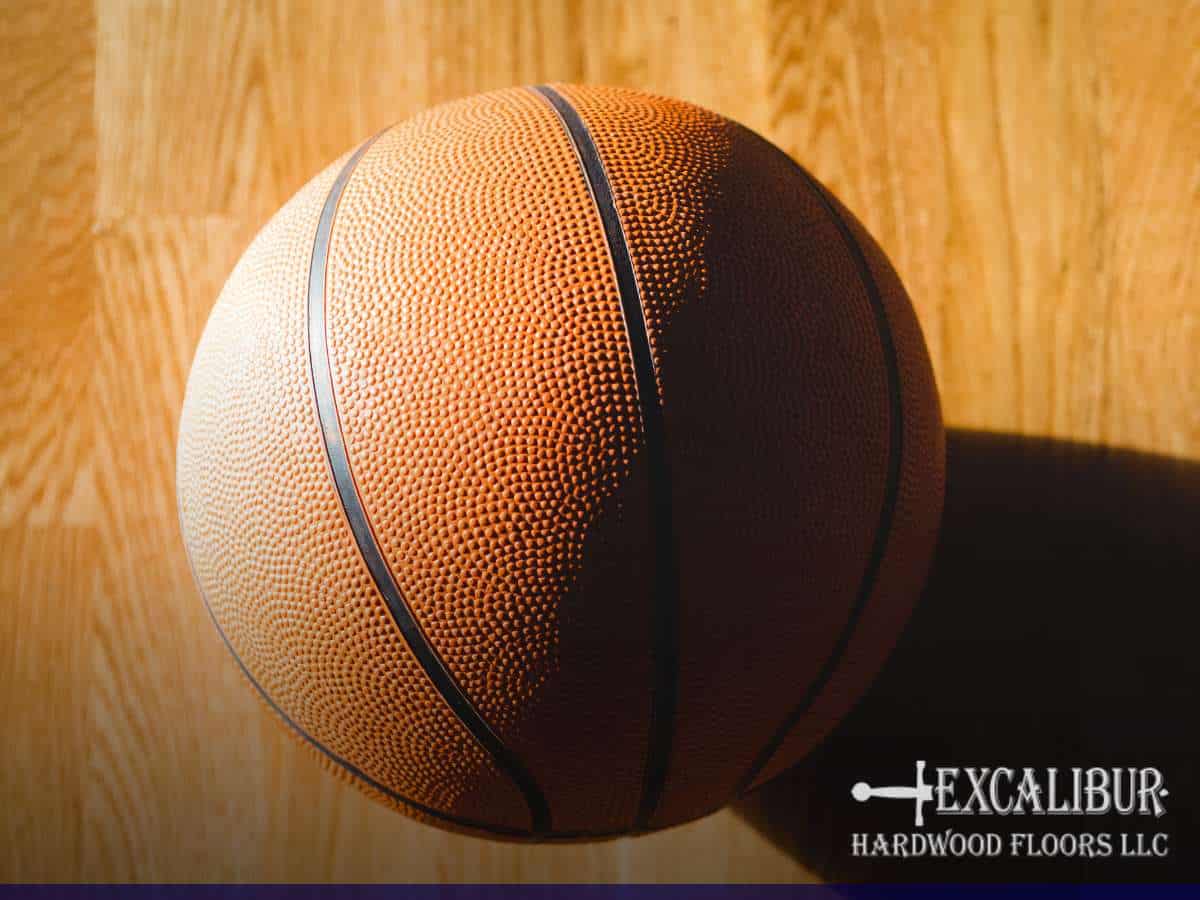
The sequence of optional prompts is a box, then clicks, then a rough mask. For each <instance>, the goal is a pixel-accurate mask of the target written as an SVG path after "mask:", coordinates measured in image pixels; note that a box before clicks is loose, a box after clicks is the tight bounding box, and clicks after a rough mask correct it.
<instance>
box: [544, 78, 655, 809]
mask: <svg viewBox="0 0 1200 900" xmlns="http://www.w3.org/2000/svg"><path fill="white" fill-rule="evenodd" d="M533 90H534V91H536V92H537V93H539V94H541V95H542V96H543V97H544V98H545V99H546V101H547V102H548V103H549V104H550V106H551V107H552V108H553V110H554V112H555V113H556V114H557V116H558V119H559V121H560V122H561V123H562V126H563V128H564V129H565V130H566V132H567V137H568V138H569V139H570V141H571V145H572V146H573V147H574V149H575V154H576V156H577V158H578V159H579V165H580V168H581V169H582V170H583V175H584V179H585V180H586V182H587V185H588V190H589V191H590V192H591V195H592V201H593V202H594V203H595V205H596V210H597V211H598V212H599V214H600V221H601V224H602V225H603V228H604V237H605V240H606V242H607V244H608V253H609V258H610V260H611V262H612V267H613V274H614V275H615V276H616V281H617V292H618V294H619V295H620V299H621V314H622V316H623V317H624V319H625V332H626V335H627V338H628V341H629V355H630V358H631V359H632V361H633V372H634V380H635V383H636V386H637V394H638V402H639V404H640V406H641V416H642V434H643V435H644V437H645V441H646V463H647V467H648V469H649V481H650V519H651V524H652V528H653V533H654V547H655V569H654V571H655V575H654V581H655V583H654V589H655V590H654V595H655V596H654V610H653V612H652V614H651V615H652V625H651V633H652V635H653V651H652V652H653V669H654V684H653V689H652V696H651V701H650V727H649V734H648V738H647V749H646V762H645V768H644V770H643V776H642V795H641V799H640V800H639V803H638V811H637V817H636V818H635V820H634V827H635V828H647V827H649V822H650V818H651V816H653V814H654V811H655V809H656V808H657V807H658V802H659V799H660V798H661V796H662V792H663V788H664V787H665V785H666V780H667V766H668V763H669V761H670V756H671V744H672V741H673V737H674V735H673V732H674V726H675V706H676V700H677V692H678V685H677V681H678V677H679V638H678V633H677V621H676V620H677V617H678V607H679V573H678V564H677V560H676V549H675V527H674V523H673V520H672V502H671V477H670V470H669V469H668V466H667V455H666V443H665V439H664V427H663V411H662V402H661V399H660V398H659V393H658V379H657V377H656V372H655V367H654V354H653V351H652V350H651V347H650V332H649V328H648V326H647V324H646V311H645V308H644V307H643V305H642V297H641V291H640V290H639V288H638V282H637V275H636V273H635V272H634V268H633V260H632V258H631V257H630V253H629V244H628V241H627V240H626V237H625V230H624V228H623V227H622V225H621V217H620V214H619V213H618V212H617V206H616V202H615V201H614V200H613V195H612V186H611V185H610V183H609V180H608V175H607V173H606V172H605V169H604V162H603V161H602V160H601V159H600V151H599V150H598V149H597V148H596V143H595V141H594V140H593V139H592V135H591V132H589V131H588V128H587V125H586V124H584V121H583V118H582V117H581V116H580V115H579V112H578V111H577V110H576V109H575V107H574V106H572V105H571V103H570V101H568V100H567V99H566V98H565V97H563V96H562V94H560V93H559V92H558V91H556V90H555V89H554V88H552V87H550V86H549V85H544V84H543V85H537V86H536V87H534V88H533Z"/></svg>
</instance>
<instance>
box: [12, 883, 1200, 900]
mask: <svg viewBox="0 0 1200 900" xmlns="http://www.w3.org/2000/svg"><path fill="white" fill-rule="evenodd" d="M6 897H14V898H16V897H22V898H24V897H32V898H43V900H45V898H58V897H63V898H67V897H88V898H101V900H109V898H111V900H121V898H125V897H142V898H160V900H205V898H211V900H217V898H236V900H276V898H284V897H287V898H289V900H290V898H301V900H304V898H311V900H317V898H331V900H385V898H388V900H391V898H397V897H403V898H413V900H517V898H522V900H526V898H532V900H558V898H567V900H572V898H574V900H694V898H699V900H733V898H738V900H784V898H790V897H794V898H799V900H888V898H900V900H959V898H963V900H966V898H971V900H1009V898H1012V900H1017V898H1020V900H1051V898H1061V897H1071V898H1078V900H1118V898H1120V900H1124V898H1128V897H1137V898H1139V900H1141V898H1147V900H1175V898H1185V897H1186V898H1194V897H1200V884H1159V885H1136V886H1135V885H1131V884H1094V885H1077V884H1006V885H1001V884H899V885H888V884H848V885H847V884H844V885H836V884H834V885H820V884H797V885H714V884H707V885H706V884H701V885H680V884H662V885H654V884H626V885H587V884H576V885H562V884H538V885H521V884H503V885H496V884H478V885H429V884H421V885H336V884H334V885H282V884H280V885H196V884H188V885H133V886H130V885H119V884H109V885H19V884H11V885H0V898H6Z"/></svg>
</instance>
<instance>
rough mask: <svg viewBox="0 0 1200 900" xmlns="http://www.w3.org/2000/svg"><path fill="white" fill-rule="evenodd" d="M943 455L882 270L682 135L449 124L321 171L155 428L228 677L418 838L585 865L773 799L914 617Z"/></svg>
mask: <svg viewBox="0 0 1200 900" xmlns="http://www.w3.org/2000/svg"><path fill="white" fill-rule="evenodd" d="M942 440H943V436H942V427H941V422H940V417H939V411H938V401H937V393H936V389H935V386H934V381H933V375H932V371H931V368H930V364H929V360H928V357H927V354H926V351H925V347H924V344H923V342H922V339H921V333H920V330H919V327H918V324H917V321H916V318H915V316H914V314H913V310H912V308H911V306H910V304H909V301H908V299H907V297H906V295H905V293H904V289H903V287H902V286H901V284H900V281H899V280H898V278H897V276H896V274H895V272H894V271H893V270H892V268H891V266H890V265H889V264H888V262H887V260H886V258H885V257H884V255H883V253H882V252H881V251H880V249H879V247H878V246H877V245H876V244H875V242H874V241H873V240H872V239H871V237H870V236H869V235H868V234H867V233H866V231H865V230H864V229H863V227H862V226H861V225H860V224H859V223H858V221H857V220H856V219H855V218H854V217H853V216H852V215H851V214H850V213H849V212H847V210H846V209H845V208H844V207H843V206H842V205H841V204H840V203H839V202H838V201H837V200H836V199H835V198H834V197H833V196H832V195H831V194H830V193H829V192H828V191H826V190H825V189H824V188H823V187H822V186H821V185H820V184H819V183H818V182H817V181H816V180H815V179H814V178H813V177H812V176H811V175H809V174H808V173H807V172H805V171H804V170H803V169H802V168H800V166H798V165H797V164H796V163H794V162H793V161H792V160H791V159H789V158H788V157H787V156H786V155H785V154H784V153H783V152H782V151H780V150H779V149H778V148H776V147H775V146H773V145H772V144H770V143H769V142H767V141H766V140H764V139H763V138H761V137H759V136H757V135H755V134H754V133H752V132H750V131H748V130H747V129H745V128H743V127H741V126H739V125H737V124H736V123H734V122H731V121H729V120H727V119H724V118H722V117H721V116H718V115H716V114H714V113H710V112H706V111H705V110H703V109H699V108H697V107H695V106H691V105H689V104H686V103H682V102H679V101H675V100H668V99H663V98H660V97H653V96H648V95H646V94H641V93H637V92H634V91H628V90H617V89H610V88H600V87H581V86H569V85H556V86H553V87H537V88H521V89H513V90H506V91H498V92H496V93H491V94H485V95H483V96H478V97H471V98H469V99H466V100H461V101H458V102H455V103H450V104H447V105H444V106H440V107H438V108H436V109H433V110H430V111H429V112H426V113H424V114H422V115H419V116H417V117H415V118H413V119H410V120H409V121H407V122H405V123H403V124H401V125H397V126H395V127H393V128H390V129H388V130H386V131H384V132H383V133H382V134H380V135H377V136H376V137H374V138H372V139H371V140H369V141H367V142H366V143H364V144H362V145H361V146H360V147H359V148H358V149H357V150H355V151H354V152H353V153H352V154H349V155H347V156H346V157H343V158H342V159H340V160H338V161H336V162H335V163H334V164H333V165H332V166H330V167H329V168H328V169H326V170H325V172H323V173H322V174H320V175H318V176H317V178H316V179H315V180H313V181H312V182H311V183H309V185H308V186H307V187H305V188H304V189H303V190H301V191H300V193H299V194H297V195H296V196H295V197H294V198H293V199H292V200H291V201H289V202H288V204H287V205H286V206H285V207H284V208H283V209H282V210H281V211H280V212H279V213H278V214H277V215H276V216H275V217H274V218H273V219H272V220H271V221H270V223H268V224H267V226H266V227H265V228H264V229H263V231H262V233H261V234H259V235H258V237H257V238H256V239H255V240H254V242H253V244H251V246H250V248H249V249H248V250H247V251H246V253H245V255H244V256H243V257H242V259H241V261H240V262H239V263H238V265H237V267H236V268H235V269H234V271H233V274H232V275H231V276H230V278H229V281H228V283H227V284H226V285H225V288H224V290H223V291H222V293H221V296H220V298H219V300H218V301H217V304H216V306H215V308H214V309H213V312H212V317H211V318H210V320H209V322H208V326H207V328H206V329H205V332H204V336H203V338H202V340H201V342H200V346H199V349H198V350H197V352H196V358H195V362H194V364H193V367H192V372H191V377H190V379H189V381H188V389H187V397H186V400H185V403H184V409H183V418H182V422H181V425H180V436H179V451H178V491H179V506H180V513H181V521H182V528H183V534H184V539H185V541H186V544H187V548H188V551H189V554H190V558H191V562H192V566H193V569H194V572H195V576H196V580H197V582H198V584H199V586H200V590H201V593H202V594H203V596H204V598H205V601H206V602H207V604H208V608H209V610H210V612H211V614H212V618H213V621H214V622H215V624H216V626H217V628H218V629H219V631H220V634H221V636H222V637H223V638H224V640H225V642H226V643H227V644H228V646H229V648H230V650H231V651H232V652H233V655H234V657H235V659H236V660H237V662H238V664H239V665H240V667H241V668H242V670H243V671H244V673H245V675H246V677H247V678H248V679H249V680H250V682H251V683H252V684H253V685H254V687H255V688H256V689H257V690H258V691H259V692H260V693H261V695H262V697H263V699H264V700H265V701H266V702H267V703H268V704H269V705H270V707H271V708H272V709H273V710H274V711H275V713H277V714H278V715H279V717H280V718H281V719H283V721H284V722H285V723H286V724H287V725H288V727H289V728H290V729H291V730H292V732H294V734H295V735H297V736H298V737H299V738H301V739H302V740H303V741H304V742H305V743H306V745H308V746H310V747H311V748H313V750H314V752H315V753H317V754H318V755H319V756H320V758H321V759H323V760H325V761H326V762H327V763H328V764H329V765H330V766H331V767H332V768H334V769H335V770H337V771H339V772H342V773H344V774H345V775H346V776H347V777H349V778H350V779H351V780H352V781H354V782H355V783H356V784H357V785H358V786H360V787H361V788H363V789H364V790H365V791H366V792H367V793H369V794H371V795H372V796H375V797H377V798H378V799H380V800H383V801H384V802H386V803H388V804H390V805H392V806H394V807H396V808H397V809H400V810H403V811H404V812H407V813H409V814H410V815H413V816H415V817H417V818H419V819H421V820H424V821H427V822H431V823H433V824H437V825H442V826H444V827H450V828H456V829H461V830H468V831H474V832H477V833H482V834H489V835H495V836H501V837H509V838H533V839H544V840H548V839H586V838H598V837H606V836H613V835H619V834H626V833H630V832H640V831H647V830H652V829H656V828H662V827H665V826H668V825H674V824H677V823H680V822H684V821H687V820H689V819H693V818H696V817H698V816H702V815H705V814H706V813H709V812H712V811H713V810H716V809H718V808H719V807H721V806H722V805H724V804H726V803H727V802H729V801H730V800H731V799H733V798H734V797H736V796H737V795H738V794H739V793H741V792H743V791H746V790H748V789H749V788H751V787H753V786H754V785H756V784H758V783H760V782H762V781H764V780H766V779H768V778H771V777H772V776H773V775H775V774H777V773H778V772H780V771H781V770H782V769H784V768H785V767H786V766H788V765H790V764H791V763H793V762H795V761H796V760H798V759H799V758H800V757H801V756H803V755H804V754H805V753H806V752H807V751H808V750H809V749H810V748H812V747H813V746H814V744H816V743H817V742H818V741H819V740H820V739H821V738H822V736H823V735H825V734H826V733H827V732H828V731H829V730H830V729H831V728H832V727H833V726H834V725H835V724H836V723H837V721H838V720H839V718H840V717H841V716H842V715H843V714H844V713H845V712H846V711H847V710H848V708H849V707H850V706H851V704H853V703H854V701H855V699H856V698H857V697H858V696H859V695H860V694H861V693H862V691H863V690H864V689H865V688H866V686H867V685H868V684H869V682H870V681H871V679H872V678H873V676H874V674H875V673H876V671H877V670H878V668H879V666H880V665H881V663H882V661H883V660H884V658H885V656H886V654H887V652H888V651H889V649H890V647H891V646H892V644H893V643H894V641H895V639H896V637H897V635H898V633H899V631H900V629H901V627H902V626H903V624H904V622H905V621H906V619H907V616H908V614H909V611H910V608H911V605H912V602H913V600H914V597H915V595H916V594H917V592H918V591H919V589H920V587H921V583H922V580H923V577H924V573H925V569H926V566H927V563H928V560H929V557H930V553H931V550H932V546H933V543H934V538H935V533H936V529H937V522H938V517H939V514H940V510H941V499H942V456H943V453H942Z"/></svg>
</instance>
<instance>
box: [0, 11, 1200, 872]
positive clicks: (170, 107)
mask: <svg viewBox="0 0 1200 900" xmlns="http://www.w3.org/2000/svg"><path fill="white" fill-rule="evenodd" d="M542 80H586V81H595V82H607V83H614V84H624V85H631V86H637V87H641V88H646V89H650V90H653V91H657V92H661V93H668V94H673V95H677V96H680V97H683V98H685V99H688V100H693V101H696V102H699V103H701V104H704V105H706V106H709V107H712V108H714V109H716V110H718V111H720V112H722V113H725V114H727V115H730V116H732V117H734V118H737V119H740V120H741V121H743V122H745V123H746V124H748V125H750V126H751V127H753V128H755V129H758V130H760V131H762V132H763V133H765V134H767V135H769V136H770V137H771V138H773V139H774V140H775V141H776V142H778V143H779V144H780V145H782V146H783V147H784V148H785V149H787V150H788V151H789V152H791V153H792V154H793V155H794V156H795V157H797V158H798V159H800V160H801V161H803V162H804V163H805V164H806V165H807V166H809V167H810V168H811V169H812V170H813V171H815V172H816V173H817V175H818V176H819V177H820V178H822V179H823V180H824V181H825V182H826V183H827V184H828V185H830V186H831V187H832V188H833V189H834V191H835V192H836V193H837V194H839V195H840V196H841V197H842V198H843V199H844V200H845V201H846V202H847V203H848V205H849V206H850V207H851V208H853V209H854V210H855V211H857V212H858V214H859V215H860V216H861V217H862V218H863V219H864V221H865V222H866V223H867V224H868V225H869V227H870V228H871V229H872V230H873V231H874V233H875V234H876V235H877V236H878V238H879V239H880V241H881V243H882V244H883V246H884V247H885V248H886V249H887V251H888V252H889V253H890V254H891V257H892V259H893V261H894V262H895V264H896V266H897V268H898V269H899V271H900V273H901V275H902V276H903V278H904V280H905V282H906V283H907V285H908V288H909V291H910V292H911V294H912V296H913V298H914V301H915V304H916V307H917V309H918V312H919V314H920V317H921V321H922V323H923V325H924V328H925V333H926V337H927V340H928V343H929V346H930V350H931V352H932V355H933V358H934V360H935V365H936V368H937V374H938V378H939V384H940V388H941V392H942V400H943V404H944V408H945V413H946V419H947V421H948V423H950V424H953V425H970V426H974V427H979V428H988V429H997V430H1006V431H1018V432H1022V433H1026V434H1039V435H1054V436H1059V437H1071V438H1075V439H1079V440H1084V441H1090V442H1095V443H1102V444H1109V445H1121V446H1129V447H1137V448H1142V449H1149V450H1154V451H1158V452H1161V453H1166V454H1170V455H1174V456H1186V457H1192V458H1200V269H1198V264H1197V260H1198V259H1200V6H1198V5H1197V4H1196V3H1156V4H1145V3H1135V2H1128V3H1124V4H1098V5H1087V4H1084V5H1079V4H1076V3H1068V2H1053V3H1050V2H1043V3H1021V2H995V3H985V2H980V0H962V2H957V3H954V2H928V3H919V2H911V3H908V2H904V3H902V2H882V0H877V2H869V0H864V2H859V3H848V4H841V3H827V2H812V3H804V2H796V3H784V2H769V0H734V2H731V0H712V2H698V0H697V2H678V3H666V2H662V3H652V2H648V3H638V4H631V5H630V6H628V7H622V6H618V5H614V4H609V3H592V2H587V3H584V2H578V0H563V2H556V0H540V2H536V0H531V2H519V3H514V4H513V5H512V6H510V7H506V6H505V5H504V4H502V3H498V2H494V0H480V2H477V3H467V4H448V3H446V2H444V0H425V2H413V3H401V2H396V3H391V4H384V3H378V2H362V3H358V2H346V0H331V2H327V3H322V4H317V3H314V4H311V5H309V4H299V3H293V2H285V0H279V2H270V0H262V2H253V3H251V2H240V0H238V2H223V0H222V2H218V0H203V2H188V0H176V2H163V3H152V2H127V0H96V2H95V3H94V4H93V3H88V2H78V3H69V2H67V3H59V4H44V3H40V2H16V0H12V2H6V3H5V4H4V8H3V11H2V12H0V99H2V101H3V109H4V120H3V121H4V125H3V130H2V131H0V203H2V211H3V216H2V217H0V228H2V229H3V233H4V239H3V245H2V250H0V604H2V607H0V723H2V724H0V729H2V731H0V878H6V879H72V878H85V879H146V880H193V879H268V880H269V879H296V880H322V879H342V880H377V879H378V880H436V879H450V880H458V879H466V880H488V881H505V880H517V879H530V880H608V879H625V880H724V879H739V880H801V879H805V878H806V877H808V876H807V873H806V872H805V871H804V870H803V869H802V868H800V866H799V865H798V864H797V863H795V862H793V861H792V860H791V859H790V858H789V857H788V856H786V855H785V854H784V853H782V852H781V851H779V850H776V849H774V848H773V847H772V846H771V845H769V844H768V843H767V842H766V841H765V840H763V839H762V838H761V837H759V836H758V835H757V834H756V833H755V832H753V831H752V830H750V828H749V827H748V826H746V825H745V824H744V823H743V822H742V821H741V820H740V819H738V818H736V817H735V816H734V815H733V814H731V813H723V814H720V815H717V816H714V817H712V818H711V819H709V820H706V821H703V822H700V823H698V824H695V825H692V826H688V827H685V828H681V829H678V830H676V831H673V832H670V833H667V834H663V835H659V836H653V837H649V838H644V839H640V840H636V841H632V840H626V841H617V842H613V843H608V844H600V845H592V846H586V845H584V846H575V847H565V848H563V847H560V848H539V847H514V846H508V845H502V844H495V843H488V842H485V841H480V840H473V839H467V838H460V837H454V836H448V835H445V834H442V833H440V832H438V831H436V830H433V829H429V828H426V827H422V826H418V825H415V824H412V823H410V822H408V821H406V820H404V819H402V818H400V817H398V816H395V815H393V814H391V813H389V812H388V811H386V810H384V809H383V808H381V807H378V806H375V805H373V804H372V803H370V802H369V801H367V800H364V799H363V798H361V797H360V796H359V795H358V794H357V792H355V791H353V790H351V789H348V788H345V787H343V786H342V785H341V784H340V783H339V782H338V781H337V780H335V779H333V778H331V777H329V776H327V775H326V774H324V773H323V772H322V771H320V770H319V769H318V767H317V766H316V765H315V764H314V763H312V762H311V761H310V760H309V758H308V757H307V756H305V755H303V754H302V753H301V752H300V751H298V750H297V749H296V748H295V747H294V746H293V745H292V744H291V743H290V742H289V741H288V740H287V739H286V738H285V736H284V734H283V732H282V730H281V729H280V728H279V727H278V726H277V725H276V723H275V722H273V721H271V720H270V719H269V718H268V717H267V715H266V714H265V713H264V712H263V711H262V710H261V709H260V707H259V706H258V704H257V701H256V700H255V699H254V697H253V696H252V695H251V692H250V691H249V690H248V689H247V688H246V687H245V686H244V685H243V684H242V683H241V682H240V680H239V676H238V675H237V673H236V670H235V668H234V666H233V665H232V664H231V662H230V660H229V658H228V656H227V654H226V652H225V650H224V649H223V647H222V646H221V644H220V642H219V640H218V639H217V637H216V635H215V634H214V632H213V629H212V627H211V625H210V623H209V622H208V621H207V620H206V618H205V614H204V612H203V610H202V607H201V604H200V602H199V600H198V598H197V596H196V593H195V591H194V590H193V587H192V585H191V581H190V578H189V575H188V571H187V564H186V562H185V559H184V554H183V549H182V546H181V543H180V537H179V532H178V528H177V525H176V516H175V508H174V500H173V497H174V491H173V460H174V445H175V441H174V436H175V429H176V421H177V416H178V412H179V405H180V400H181V396H182V391H183V386H184V381H185V378H186V375H187V371H188V365H189V362H190V359H191V355H192V352H193V349H194V347H195V344H196V341H197V339H198V337H199V332H200V329H201V327H202V325H203V323H204V321H205V317H206V315H207V313H208V310H209V308H210V306H211V304H212V303H213V301H214V299H215V297H216V295H217V291H218V289H219V288H220V285H221V283H222V281H223V279H224V277H225V275H226V274H227V273H228V271H229V270H230V268H231V266H232V265H233V263H234V261H235V260H236V259H237V257H238V255H239V254H240V252H241V251H242V249H243V248H244V247H245V245H246V243H247V242H248V240H249V239H250V237H251V236H252V235H253V234H254V232H255V231H256V229H257V228H258V227H259V226H260V225H261V224H262V223H263V222H264V220H265V219H266V218H267V216H269V215H270V214H271V213H272V212H273V211H274V210H275V209H276V208H277V207H278V206H279V205H280V203H281V202H282V201H283V200H284V199H286V198H287V197H288V196H289V195H290V194H291V193H292V192H293V191H295V190H296V189H297V188H298V187H299V186H300V185H302V184H303V183H304V182H305V181H306V180H307V179H308V178H309V177H310V176H311V175H312V174H313V173H315V172H316V171H317V170H318V169H319V168H321V167H322V165H323V164H325V163H326V162H327V161H329V160H330V159H332V158H333V157H335V156H337V155H338V154H340V153H341V152H343V151H344V150H346V149H347V148H349V147H350V146H351V145H353V144H354V143H356V142H357V141H359V140H361V139H362V138H364V137H365V136H367V135H369V134H371V133H372V132H373V131H375V130H377V129H379V128H380V127H382V126H384V125H385V124H387V123H389V122H391V121H394V120H396V119H400V118H403V117H405V116H408V115H409V114H411V113H413V112H416V111H417V110H420V109H422V108H424V107H426V106H428V105H430V104H433V103H436V102H439V101H442V100H446V99H450V98H453V97H458V96H460V95H464V94H469V93H473V92H476V91H481V90H485V89H488V88H495V87H500V86H506V85H511V84H514V83H523V82H535V81H542Z"/></svg>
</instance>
